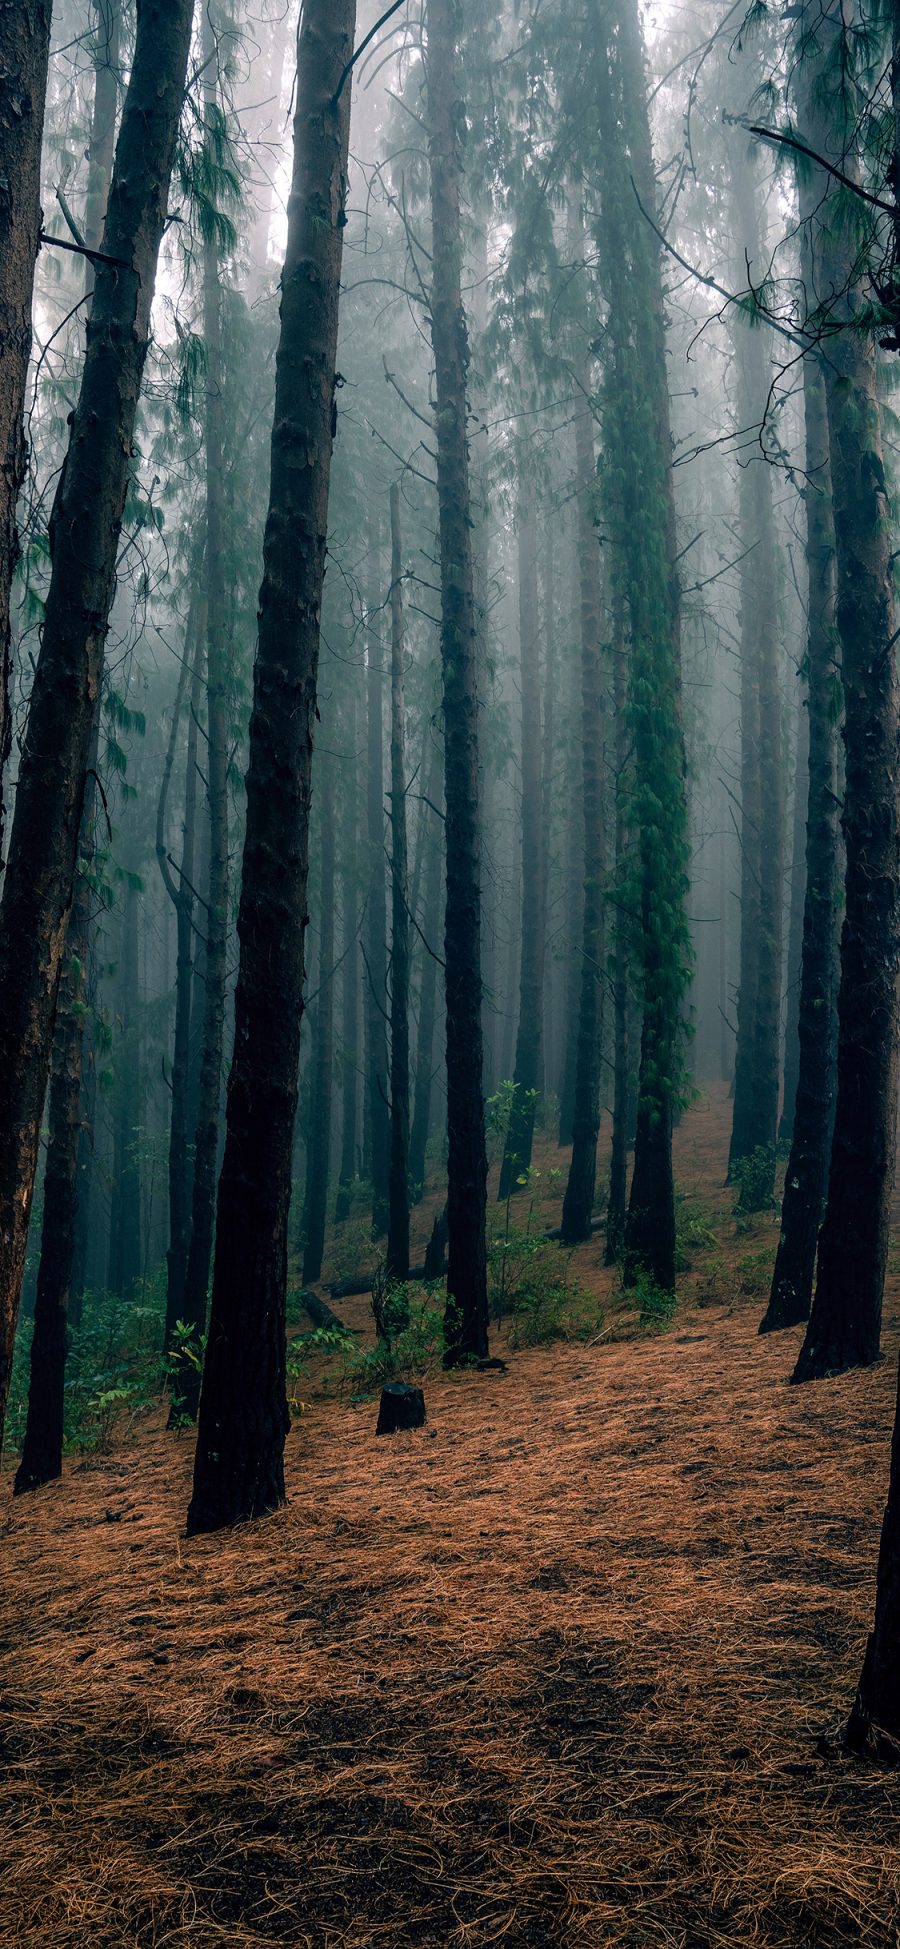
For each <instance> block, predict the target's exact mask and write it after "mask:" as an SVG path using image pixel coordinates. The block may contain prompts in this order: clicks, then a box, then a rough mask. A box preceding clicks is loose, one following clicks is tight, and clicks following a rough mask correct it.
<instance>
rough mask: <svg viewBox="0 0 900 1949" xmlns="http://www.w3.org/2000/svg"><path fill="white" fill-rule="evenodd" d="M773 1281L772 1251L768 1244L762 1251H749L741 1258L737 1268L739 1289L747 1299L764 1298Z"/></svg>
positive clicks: (736, 1274) (736, 1275)
mask: <svg viewBox="0 0 900 1949" xmlns="http://www.w3.org/2000/svg"><path fill="white" fill-rule="evenodd" d="M771 1283H772V1253H771V1250H770V1248H769V1247H768V1246H765V1247H763V1250H762V1251H761V1252H747V1253H745V1255H744V1257H743V1258H742V1259H739V1260H738V1262H737V1266H736V1268H735V1284H736V1286H737V1290H738V1292H739V1293H741V1294H742V1295H743V1296H744V1297H745V1298H747V1299H762V1298H763V1296H764V1295H765V1294H766V1293H767V1292H768V1290H769V1287H770V1285H771Z"/></svg>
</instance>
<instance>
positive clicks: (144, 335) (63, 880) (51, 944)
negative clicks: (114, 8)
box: [0, 0, 192, 1420]
mask: <svg viewBox="0 0 900 1949" xmlns="http://www.w3.org/2000/svg"><path fill="white" fill-rule="evenodd" d="M191 12H192V9H191V0H166V4H165V5H164V4H163V0H140V4H139V6H138V13H137V36H136V41H135V50H134V60H133V63H132V69H131V79H130V82H129V86H128V93H127V96H126V99H125V105H124V109H123V114H122V126H121V130H120V134H119V140H118V143H117V146H116V161H115V167H114V170H113V181H112V187H111V191H110V198H109V209H108V213H107V219H106V225H105V228H104V250H105V251H106V253H107V254H108V255H109V256H110V257H116V258H119V259H121V260H123V262H124V263H126V264H127V265H128V269H127V270H122V269H121V268H119V267H114V266H112V265H107V264H100V265H98V267H97V272H96V281H95V286H94V295H93V303H92V307H91V316H90V320H89V323H88V328H87V349H86V353H85V362H84V372H83V375H82V382H81V389H80V393H79V398H78V404H77V406H76V409H75V413H74V416H73V422H72V430H71V436H70V440H69V447H68V452H67V455H66V460H65V464H64V468H63V472H62V475H61V477H60V481H59V485H58V488H57V493H56V500H55V502H54V508H53V516H52V520H51V552H52V572H51V577H50V587H49V590H48V594H47V602H46V608H45V612H44V631H43V637H42V640H41V649H40V655H39V658H38V665H37V672H36V675H35V681H34V688H33V691H32V698H31V708H30V711H29V718H28V730H27V734H26V739H25V748H24V751H23V754H22V765H21V769H20V773H19V782H18V787H17V791H16V809H15V817H14V820H13V825H12V831H11V834H10V846H9V857H8V862H7V868H6V875H5V880H4V886H3V900H2V907H0V1101H2V1103H3V1105H4V1118H3V1123H2V1125H0V1311H2V1332H0V1420H2V1417H3V1415H4V1414H5V1407H6V1399H7V1393H8V1387H9V1372H10V1363H11V1360H12V1349H13V1339H14V1336H15V1328H16V1320H17V1316H18V1309H19V1295H20V1292H21V1286H22V1272H23V1267H24V1258H25V1246H26V1240H27V1234H28V1218H29V1214H30V1210H31V1199H32V1194H33V1190H34V1174H35V1166H36V1162H37V1147H38V1136H39V1132H40V1122H41V1113H42V1110H43V1103H44V1093H45V1090H46V1084H47V1070H48V1066H49V1061H50V1050H51V1045H52V1038H53V1024H54V1018H55V1014H56V1000H57V992H58V987H59V974H60V965H61V959H62V954H63V951H64V947H65V930H66V922H67V919H68V910H69V906H70V903H71V899H72V887H73V881H74V875H75V861H76V857H77V850H78V835H79V830H80V825H81V813H82V807H83V803H84V793H85V779H86V774H87V764H88V753H89V749H90V739H91V727H92V723H93V717H94V710H95V708H96V702H97V697H98V694H99V687H100V679H101V675H102V669H103V653H104V644H105V638H106V631H107V627H108V622H109V612H110V608H111V604H112V597H113V591H114V587H115V571H116V552H117V548H118V541H119V533H120V529H121V523H122V512H123V508H124V505H125V492H126V488H127V484H128V476H129V470H130V465H131V446H132V437H133V433H134V423H135V415H136V412H137V403H138V396H139V393H140V386H141V377H142V374H143V368H144V359H145V356H146V350H147V339H148V333H149V328H150V307H151V304H152V299H153V288H154V283H155V278H156V259H157V253H158V250H159V243H160V238H161V236H162V230H163V224H164V222H165V215H166V204H167V197H168V187H169V177H170V175H171V168H172V158H173V154H174V148H175V137H176V133H177V128H178V118H179V114H180V110H181V101H182V96H183V92H184V80H185V73H186V69H187V56H188V45H189V40H190V28H191Z"/></svg>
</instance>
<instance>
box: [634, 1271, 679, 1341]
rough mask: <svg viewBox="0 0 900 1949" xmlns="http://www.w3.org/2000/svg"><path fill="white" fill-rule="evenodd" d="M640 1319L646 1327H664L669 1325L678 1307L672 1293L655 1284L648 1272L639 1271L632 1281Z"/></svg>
mask: <svg viewBox="0 0 900 1949" xmlns="http://www.w3.org/2000/svg"><path fill="white" fill-rule="evenodd" d="M633 1291H634V1294H635V1296H636V1298H637V1302H638V1309H639V1313H640V1321H641V1325H642V1326H646V1327H657V1328H659V1327H665V1326H669V1325H671V1322H672V1320H673V1319H674V1317H675V1313H676V1310H677V1307H678V1301H677V1299H676V1297H675V1294H674V1293H670V1292H666V1290H665V1288H664V1287H663V1286H657V1284H656V1282H655V1281H654V1280H653V1279H651V1277H650V1274H649V1273H648V1272H644V1271H639V1272H638V1275H637V1278H636V1279H635V1282H634V1288H633Z"/></svg>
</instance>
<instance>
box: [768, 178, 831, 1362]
mask: <svg viewBox="0 0 900 1949" xmlns="http://www.w3.org/2000/svg"><path fill="white" fill-rule="evenodd" d="M807 196H808V188H807V185H806V183H805V181H803V182H801V184H800V207H801V212H802V214H803V216H804V218H805V219H806V221H807V223H808V222H809V221H811V219H812V214H813V209H812V206H811V205H810V204H809V203H808V201H807ZM804 276H805V279H806V280H807V282H808V287H809V290H810V292H812V289H813V282H812V280H813V265H812V262H811V253H810V250H809V246H808V233H807V244H806V248H805V251H804ZM803 396H804V404H805V415H806V486H805V490H804V498H805V501H806V560H807V567H808V572H809V573H808V595H807V616H808V623H807V638H806V674H807V699H808V711H809V737H808V747H809V756H808V773H807V791H806V800H807V823H806V895H805V900H804V909H803V946H802V954H801V964H800V1003H799V1013H798V1020H797V1036H798V1043H799V1052H800V1053H799V1067H798V1074H797V1090H796V1098H795V1102H794V1105H793V1114H792V1124H793V1130H792V1136H791V1149H790V1156H789V1159H788V1166H787V1171H786V1173H785V1180H784V1198H783V1202H782V1207H781V1232H780V1236H779V1240H778V1251H777V1253H776V1256H775V1268H774V1271H773V1274H772V1288H771V1292H770V1294H769V1304H768V1307H767V1309H766V1313H765V1315H764V1318H763V1320H762V1322H761V1324H760V1332H761V1333H768V1332H771V1331H772V1330H773V1329H774V1328H777V1327H787V1326H798V1325H799V1324H800V1322H801V1320H805V1319H807V1318H808V1317H809V1308H810V1301H811V1298H812V1288H813V1278H814V1275H815V1267H816V1244H817V1241H818V1236H819V1226H820V1224H821V1222H822V1208H823V1204H824V1200H825V1187H826V1183H827V1178H828V1154H829V1149H830V1144H831V1123H832V1108H833V1092H834V1058H835V1043H836V1037H835V1013H834V991H835V972H836V971H835V902H836V894H837V879H838V873H837V848H838V793H837V711H836V709H835V691H836V687H837V682H838V665H837V655H838V647H837V640H836V631H835V534H834V519H833V514H832V486H831V460H830V453H829V445H828V415H827V405H826V398H825V379H824V372H823V362H822V361H821V360H820V358H819V357H818V355H817V354H815V353H808V354H807V357H806V358H805V359H804V361H803ZM796 789H797V792H798V793H800V792H801V790H802V781H801V779H800V777H799V776H798V779H797V786H796Z"/></svg>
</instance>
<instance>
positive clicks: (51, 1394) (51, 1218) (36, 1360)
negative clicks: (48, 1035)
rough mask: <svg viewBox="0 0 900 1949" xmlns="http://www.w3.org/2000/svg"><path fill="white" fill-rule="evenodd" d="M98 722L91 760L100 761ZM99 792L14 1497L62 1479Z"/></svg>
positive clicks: (87, 836) (47, 1180)
mask: <svg viewBox="0 0 900 1949" xmlns="http://www.w3.org/2000/svg"><path fill="white" fill-rule="evenodd" d="M98 730H99V723H98V722H97V721H95V728H94V746H93V751H92V754H91V755H92V757H93V758H94V760H95V761H96V747H97V733H98ZM93 815H94V792H93V789H89V790H88V792H87V793H86V794H85V805H84V832H83V835H82V845H81V859H80V861H79V873H78V880H77V883H76V888H75V899H74V903H73V907H72V914H71V918H70V921H69V930H68V937H67V942H66V966H65V968H64V970H63V973H62V976H61V981H60V1000H59V1007H58V1009H57V1015H56V1030H55V1033H54V1037H53V1057H52V1063H51V1071H50V1105H49V1113H48V1118H47V1162H46V1166H45V1169H44V1213H43V1220H42V1224H41V1255H40V1261H39V1264H38V1276H37V1292H36V1295H35V1304H34V1333H33V1337H32V1341H31V1360H30V1373H29V1384H28V1412H27V1416H26V1421H25V1436H24V1440H23V1443H22V1455H21V1459H20V1462H19V1467H18V1469H17V1471H16V1477H15V1482H14V1485H13V1491H14V1494H15V1495H21V1494H22V1493H23V1492H24V1491H25V1490H28V1489H37V1488H39V1487H40V1485H41V1483H42V1482H54V1481H55V1480H56V1478H57V1477H58V1476H60V1475H61V1474H62V1457H63V1430H64V1419H65V1415H64V1403H65V1391H64V1390H65V1377H66V1356H67V1353H68V1347H69V1314H70V1296H71V1287H72V1276H73V1271H74V1267H75V1247H76V1236H77V1220H78V1204H79V1171H78V1159H79V1147H80V1141H81V1135H82V1114H81V1098H82V1052H83V1045H84V1018H85V1011H86V988H87V983H86V964H87V956H88V950H89V943H90V932H91V884H90V868H91V863H92V858H93Z"/></svg>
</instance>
